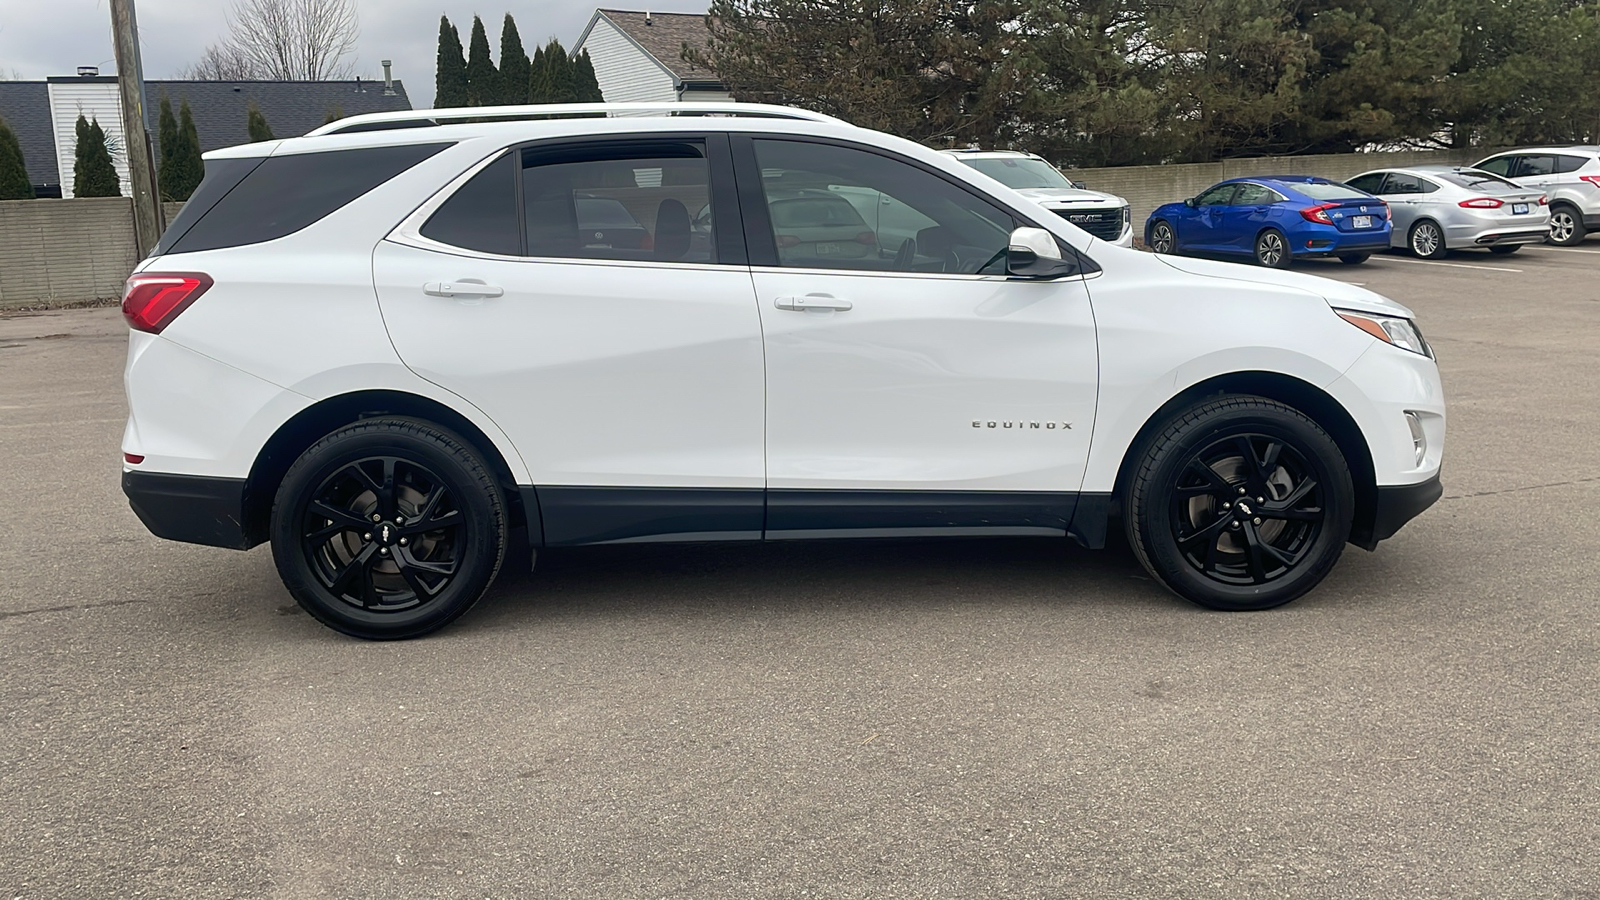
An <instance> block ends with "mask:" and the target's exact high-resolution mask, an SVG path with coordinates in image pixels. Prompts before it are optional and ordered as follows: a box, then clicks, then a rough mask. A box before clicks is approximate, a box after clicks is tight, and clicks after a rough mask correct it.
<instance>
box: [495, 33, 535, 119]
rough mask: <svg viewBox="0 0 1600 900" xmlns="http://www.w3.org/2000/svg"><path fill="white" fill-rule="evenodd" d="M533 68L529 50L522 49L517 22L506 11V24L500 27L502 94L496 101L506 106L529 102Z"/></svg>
mask: <svg viewBox="0 0 1600 900" xmlns="http://www.w3.org/2000/svg"><path fill="white" fill-rule="evenodd" d="M531 69H532V64H531V63H530V62H529V61H528V54H527V51H525V50H523V49H522V35H520V34H518V33H517V23H516V22H514V21H512V20H511V14H510V13H506V21H505V24H504V25H502V26H501V27H500V96H499V97H498V98H497V99H496V100H495V102H496V103H498V104H502V105H506V106H512V105H516V104H519V103H527V102H528V76H529V72H530V70H531Z"/></svg>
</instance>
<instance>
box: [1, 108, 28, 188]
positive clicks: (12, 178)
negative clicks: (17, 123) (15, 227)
mask: <svg viewBox="0 0 1600 900" xmlns="http://www.w3.org/2000/svg"><path fill="white" fill-rule="evenodd" d="M32 199H33V182H32V181H30V180H28V166H27V163H26V162H25V161H24V160H23V158H22V145H21V144H18V143H17V134H16V132H14V131H12V130H11V126H10V125H7V124H6V120H5V119H0V200H32Z"/></svg>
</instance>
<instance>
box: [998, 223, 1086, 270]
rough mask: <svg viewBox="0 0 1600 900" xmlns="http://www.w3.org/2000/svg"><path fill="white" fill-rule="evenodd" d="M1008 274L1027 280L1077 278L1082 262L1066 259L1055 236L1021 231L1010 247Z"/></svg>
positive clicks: (1038, 230) (1037, 230) (1014, 234)
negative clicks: (1065, 276)
mask: <svg viewBox="0 0 1600 900" xmlns="http://www.w3.org/2000/svg"><path fill="white" fill-rule="evenodd" d="M1006 272H1007V273H1009V274H1011V275H1020V276H1022V277H1024V278H1059V277H1061V276H1062V275H1076V274H1077V273H1078V261H1077V260H1076V259H1071V260H1068V259H1063V258H1062V256H1061V245H1059V244H1057V243H1056V238H1055V235H1053V234H1051V233H1050V232H1048V231H1045V230H1044V229H1043V228H1018V229H1017V230H1016V231H1013V232H1011V241H1010V243H1009V245H1008V246H1007V247H1006Z"/></svg>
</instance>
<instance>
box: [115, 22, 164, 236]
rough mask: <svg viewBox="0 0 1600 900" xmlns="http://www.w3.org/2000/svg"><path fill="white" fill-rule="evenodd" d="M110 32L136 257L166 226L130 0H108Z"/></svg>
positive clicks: (136, 31)
mask: <svg viewBox="0 0 1600 900" xmlns="http://www.w3.org/2000/svg"><path fill="white" fill-rule="evenodd" d="M111 34H112V39H113V43H114V44H115V45H116V51H117V92H118V93H119V94H121V95H122V149H123V152H125V153H127V154H128V181H129V182H131V183H132V187H133V237H134V244H135V245H136V246H137V247H138V250H139V258H140V259H144V258H145V257H146V256H148V255H149V254H150V251H151V250H154V249H155V246H156V242H157V241H159V240H160V239H161V231H162V229H163V228H164V227H165V224H166V223H165V222H164V221H163V216H162V215H161V202H160V199H159V195H158V194H157V193H156V179H155V166H154V165H153V164H152V162H151V159H150V157H151V153H150V133H149V131H150V130H149V128H148V127H146V123H145V117H144V108H145V107H144V64H143V63H142V62H141V61H140V59H139V23H138V22H137V21H135V20H134V17H133V0H111Z"/></svg>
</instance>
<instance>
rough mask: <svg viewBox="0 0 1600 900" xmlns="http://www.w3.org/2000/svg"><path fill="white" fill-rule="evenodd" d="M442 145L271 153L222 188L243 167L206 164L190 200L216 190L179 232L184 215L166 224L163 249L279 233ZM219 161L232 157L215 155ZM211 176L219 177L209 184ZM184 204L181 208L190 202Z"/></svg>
mask: <svg viewBox="0 0 1600 900" xmlns="http://www.w3.org/2000/svg"><path fill="white" fill-rule="evenodd" d="M448 146H450V144H449V143H438V144H406V145H403V146H398V147H359V148H356V149H351V150H329V151H326V152H323V153H297V154H291V155H288V156H269V157H267V158H266V159H264V160H261V161H260V164H259V165H256V166H254V167H253V168H250V169H249V170H248V171H245V172H244V173H243V176H242V177H240V178H239V179H238V180H237V181H236V182H235V183H234V184H233V185H232V186H231V187H230V188H229V189H227V190H226V191H223V190H222V188H224V187H226V186H227V185H226V182H227V181H228V180H230V179H231V177H232V176H233V175H234V174H235V173H237V172H238V171H239V169H240V168H241V167H238V166H215V165H214V164H208V165H207V166H206V177H205V180H204V181H203V182H201V185H200V188H199V189H198V190H197V191H196V192H195V196H194V197H192V198H190V201H189V202H190V203H191V204H193V203H194V201H195V199H199V198H207V199H208V198H209V197H210V196H213V195H215V194H217V193H219V192H220V193H221V196H220V197H218V198H217V199H216V200H215V202H214V203H212V204H211V205H210V206H209V208H207V209H204V210H202V211H200V212H199V215H198V217H197V218H195V219H193V220H192V221H191V223H189V225H188V227H187V228H184V229H182V230H181V231H179V229H178V227H177V226H179V225H181V224H183V219H184V216H183V215H180V216H179V217H178V218H177V219H175V220H173V226H174V227H173V228H172V229H171V231H172V232H173V233H175V234H176V235H177V236H176V237H174V238H173V239H172V241H171V245H170V247H168V248H166V249H165V250H163V251H161V252H166V253H192V252H194V251H198V250H218V249H222V248H224V247H239V246H243V245H245V244H259V243H261V242H262V241H270V240H274V239H276V238H281V237H285V236H287V235H290V234H293V233H295V232H296V231H299V230H300V229H302V228H305V227H306V226H307V225H310V224H311V223H313V222H316V221H317V220H319V219H321V218H323V217H324V216H327V215H328V214H329V213H332V212H333V211H335V210H337V209H339V208H340V207H342V206H344V205H345V204H347V203H349V202H350V201H352V200H354V199H356V198H357V197H360V196H361V195H362V194H365V193H366V192H368V191H370V190H372V189H373V188H375V187H377V186H378V185H380V184H383V183H384V182H386V181H388V180H389V179H391V178H393V177H394V176H396V175H398V174H400V173H401V172H404V171H405V170H407V169H409V168H411V167H412V166H414V165H416V164H417V163H419V162H422V161H423V160H425V159H427V158H428V157H430V156H433V155H434V154H435V153H438V152H439V151H441V150H443V149H444V148H446V147H448ZM224 162H228V163H233V162H238V161H235V160H217V163H224ZM251 162H255V160H251ZM213 178H216V179H217V184H216V185H215V186H212V180H213ZM208 186H210V187H209V190H208ZM184 210H185V213H187V211H188V207H187V206H185V208H184ZM162 243H163V244H166V243H167V242H166V240H163V241H162Z"/></svg>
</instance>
